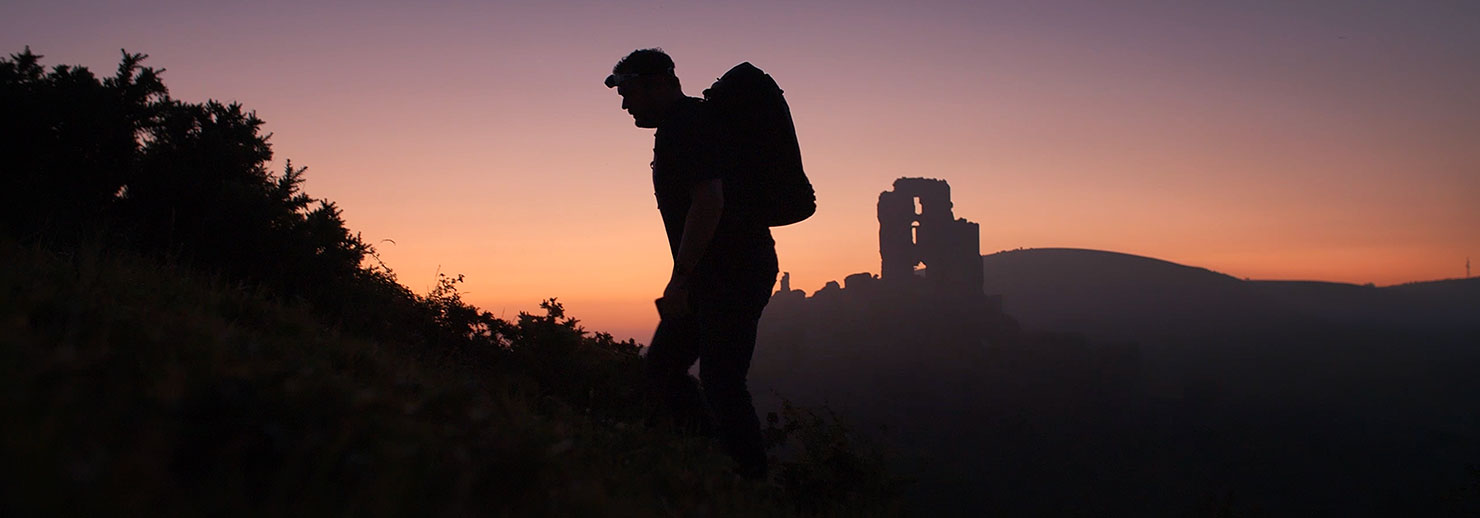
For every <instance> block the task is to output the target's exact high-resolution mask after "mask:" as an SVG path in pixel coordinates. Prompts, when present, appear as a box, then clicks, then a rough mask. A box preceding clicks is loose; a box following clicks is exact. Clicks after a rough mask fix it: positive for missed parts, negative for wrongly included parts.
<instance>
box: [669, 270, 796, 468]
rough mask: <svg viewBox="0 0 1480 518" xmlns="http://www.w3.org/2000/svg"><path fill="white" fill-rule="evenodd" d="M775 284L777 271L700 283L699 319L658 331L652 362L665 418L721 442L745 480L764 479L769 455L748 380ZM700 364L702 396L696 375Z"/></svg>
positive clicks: (694, 304) (694, 302)
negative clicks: (763, 314)
mask: <svg viewBox="0 0 1480 518" xmlns="http://www.w3.org/2000/svg"><path fill="white" fill-rule="evenodd" d="M775 283H776V270H775V269H774V268H771V269H770V271H769V272H765V271H753V272H738V273H731V274H730V275H726V276H725V277H724V278H711V279H707V280H701V281H699V282H696V283H695V284H694V285H693V286H691V287H690V293H689V300H690V308H691V311H690V312H689V313H688V314H686V315H684V316H682V317H671V318H664V319H663V320H662V321H661V322H659V323H658V329H657V331H656V332H654V333H653V340H652V341H651V342H649V345H648V350H647V357H646V359H645V371H646V372H645V374H646V377H647V383H648V388H649V391H650V392H651V393H652V394H653V395H654V396H655V398H656V399H657V403H658V405H659V413H660V414H667V415H668V416H670V417H671V418H673V419H674V420H675V422H676V423H678V424H679V425H680V426H683V427H686V428H688V429H690V430H691V431H698V432H699V433H705V434H708V433H713V434H715V435H718V437H719V439H720V442H721V443H722V445H723V446H724V448H725V452H726V453H728V454H729V455H730V457H731V458H733V459H734V460H735V462H736V464H738V465H739V468H740V469H739V472H740V473H741V474H742V475H745V476H751V477H759V476H764V474H765V472H766V451H765V444H764V441H763V440H762V438H761V429H760V420H759V419H758V418H757V417H756V414H755V405H754V404H753V403H752V402H751V397H750V388H749V387H748V386H747V382H746V376H747V374H748V373H749V371H750V360H751V355H752V353H754V352H755V338H756V326H757V325H759V323H760V318H761V312H762V311H763V310H764V309H765V307H766V303H767V302H768V301H770V297H771V288H772V287H773V286H775ZM695 361H698V362H699V381H700V385H701V386H702V389H701V388H700V387H697V386H695V385H694V383H693V381H692V378H690V377H689V375H688V371H689V368H690V367H692V366H693V365H694V362H695ZM711 416H712V419H711Z"/></svg>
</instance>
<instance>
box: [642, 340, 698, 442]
mask: <svg viewBox="0 0 1480 518" xmlns="http://www.w3.org/2000/svg"><path fill="white" fill-rule="evenodd" d="M698 339H699V336H698V332H697V328H696V324H695V321H694V319H693V318H692V317H689V318H679V319H664V320H663V321H661V322H659V323H658V330H657V331H656V332H654V333H653V339H652V341H651V342H649V343H648V348H647V355H646V357H645V358H644V360H643V363H644V370H645V373H644V374H645V376H646V378H647V389H648V394H649V397H650V398H652V401H653V403H654V405H655V406H656V408H654V412H653V414H652V415H651V416H650V418H649V421H650V422H649V423H648V424H650V425H652V424H656V423H654V422H652V421H653V420H654V419H655V418H664V419H671V420H672V421H673V422H674V424H675V425H677V426H678V427H679V428H680V429H682V430H683V431H685V432H688V433H695V434H699V435H710V434H712V433H713V430H712V425H711V423H710V420H709V415H708V414H709V413H708V411H707V409H706V407H705V405H704V399H703V395H702V394H701V393H700V392H699V387H697V386H695V385H694V381H693V379H692V378H690V377H689V367H691V366H693V365H694V361H695V360H697V359H698V358H699V349H698Z"/></svg>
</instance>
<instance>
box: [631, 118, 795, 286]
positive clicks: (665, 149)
mask: <svg viewBox="0 0 1480 518" xmlns="http://www.w3.org/2000/svg"><path fill="white" fill-rule="evenodd" d="M653 141H654V142H653V193H654V194H655V195H656V196H657V198H658V211H659V212H660V213H662V215H663V227H664V229H665V230H667V232H668V246H669V248H670V252H671V253H672V255H673V257H674V259H675V260H676V259H677V258H678V245H679V243H680V242H681V241H682V240H683V227H684V223H685V222H686V221H687V219H688V212H689V205H690V204H691V203H692V200H691V199H690V193H691V192H692V190H693V187H694V185H696V184H698V183H699V182H702V181H706V180H712V179H716V178H718V179H720V180H721V181H722V182H723V183H724V185H725V189H724V191H725V194H726V198H725V211H724V214H723V215H722V216H721V217H720V222H719V227H718V228H717V229H715V232H714V238H713V239H712V240H711V241H710V242H709V248H708V249H706V250H705V251H704V254H703V255H702V256H701V257H700V259H699V264H698V265H697V266H696V268H695V272H694V275H695V278H696V279H700V280H702V279H704V278H707V277H710V276H714V275H719V276H729V275H733V274H734V273H736V272H742V271H744V272H757V271H767V270H768V271H771V272H773V275H774V272H775V270H776V242H775V241H774V240H772V239H771V229H770V228H769V227H767V226H766V225H765V224H764V223H758V222H756V221H753V220H749V219H748V218H743V217H740V216H739V211H736V210H733V209H734V208H735V205H734V203H735V200H734V199H733V198H732V197H730V194H731V193H732V189H731V186H734V185H736V182H737V181H741V180H742V179H740V178H739V177H738V175H739V174H740V173H741V172H740V171H736V170H735V169H736V168H735V167H734V163H735V160H734V159H733V158H732V157H733V156H734V153H736V152H739V151H740V150H736V149H734V146H732V145H731V141H730V139H728V138H725V135H724V128H723V125H721V124H716V123H715V121H714V120H713V118H712V117H711V116H710V115H709V113H708V110H706V109H705V107H704V101H703V100H702V99H698V98H694V97H686V98H684V100H683V101H681V104H680V106H679V107H678V108H677V109H676V110H675V111H674V113H673V114H671V115H669V116H668V118H667V119H664V121H663V123H662V124H661V125H660V126H658V130H657V132H656V133H655V134H654V138H653Z"/></svg>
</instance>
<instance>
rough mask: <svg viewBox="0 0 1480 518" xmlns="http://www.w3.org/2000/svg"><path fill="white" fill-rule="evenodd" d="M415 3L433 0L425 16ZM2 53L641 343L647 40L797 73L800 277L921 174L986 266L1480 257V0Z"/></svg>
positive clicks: (534, 10) (201, 14) (61, 3)
mask: <svg viewBox="0 0 1480 518" xmlns="http://www.w3.org/2000/svg"><path fill="white" fill-rule="evenodd" d="M422 4H435V5H422ZM0 14H3V16H0V47H3V48H0V52H4V53H6V54H11V53H17V52H20V51H21V50H22V49H23V48H24V47H25V46H27V45H29V46H30V47H31V49H32V50H33V51H35V52H36V53H38V54H41V55H43V56H45V57H44V58H43V63H44V64H46V65H60V64H70V65H85V66H88V67H89V68H91V69H93V70H94V71H95V72H98V73H100V74H110V73H111V71H112V70H113V69H114V68H115V67H116V65H117V62H118V59H119V57H120V52H119V51H120V49H127V50H128V51H129V52H141V53H145V54H148V55H149V56H150V58H149V59H148V60H147V61H146V63H145V64H146V65H149V66H153V67H162V68H165V69H166V72H165V74H164V80H165V84H166V85H167V86H169V88H170V90H171V95H172V96H174V97H176V98H178V99H182V100H185V101H191V102H201V101H205V100H207V99H217V100H222V101H235V102H240V103H242V104H243V105H244V106H246V107H247V108H248V109H250V110H254V111H255V112H256V113H257V115H258V116H259V117H261V118H262V119H264V120H265V121H266V124H265V126H264V127H265V129H266V131H268V132H271V134H272V137H271V139H270V142H271V143H272V146H273V150H274V153H275V157H274V168H275V169H280V168H281V166H282V163H283V161H285V160H292V161H293V163H294V164H295V165H299V166H307V167H308V173H307V182H306V184H305V187H306V190H307V191H308V192H309V194H310V195H312V196H315V197H317V198H323V199H329V200H333V201H334V202H335V203H337V204H338V205H339V207H340V208H341V209H343V211H344V216H345V219H346V221H347V223H348V225H349V226H350V228H352V229H354V230H356V231H359V232H360V233H361V234H362V237H363V238H364V239H365V240H366V241H368V242H370V243H372V244H374V245H375V246H376V247H377V249H378V250H379V255H380V258H381V259H382V260H383V261H384V263H385V264H386V265H388V266H390V267H391V268H392V269H393V270H395V272H396V273H397V275H398V278H399V279H400V281H401V282H402V283H404V284H406V285H407V286H408V287H410V288H412V289H413V290H415V291H417V292H421V293H425V292H426V291H427V290H428V289H430V288H431V287H433V286H435V281H436V275H437V273H438V272H442V273H448V274H463V275H465V278H466V281H465V283H464V284H463V285H462V290H463V293H464V298H465V299H466V300H468V301H469V302H472V303H474V304H476V305H478V306H480V307H482V308H484V309H486V310H489V311H492V312H493V313H494V314H495V315H499V316H503V317H506V318H513V317H514V316H516V315H517V313H518V312H520V311H537V306H538V303H539V301H540V300H542V299H545V298H549V297H558V298H559V300H560V301H561V302H563V303H564V304H565V305H566V309H567V310H568V311H569V312H570V313H571V314H572V315H573V316H575V317H576V318H579V319H581V320H582V321H583V322H584V325H586V327H587V328H588V329H591V330H602V331H608V332H612V333H613V334H615V335H617V336H618V337H619V338H628V337H631V338H636V339H638V341H640V342H646V340H647V339H648V338H650V336H651V330H652V328H653V326H654V324H655V323H656V321H657V313H656V311H655V310H654V308H653V304H652V300H653V299H654V298H655V297H657V296H658V295H659V294H660V293H661V291H662V288H663V284H664V282H665V281H666V279H667V275H668V272H669V270H670V268H671V260H670V258H669V256H668V253H669V252H668V248H667V246H666V243H665V238H664V234H663V230H662V225H661V222H660V220H659V218H658V213H657V207H656V202H655V201H654V198H653V194H652V184H651V179H650V171H649V168H648V162H649V161H650V160H651V149H652V131H651V130H643V129H639V128H635V127H634V126H633V125H632V121H631V119H630V118H629V117H628V115H627V114H626V113H624V112H622V111H621V110H620V98H619V97H618V96H617V95H616V93H615V92H614V91H612V90H608V89H606V88H605V87H603V86H602V84H601V82H602V79H603V78H604V77H605V76H606V74H607V73H609V71H610V69H611V66H612V65H613V64H614V63H615V62H616V60H618V59H619V58H621V57H622V56H623V55H625V54H626V53H627V52H629V51H631V50H633V49H636V48H646V47H655V46H656V47H661V48H663V49H665V50H666V51H668V52H669V53H670V54H671V55H672V56H673V58H674V60H675V61H676V62H677V64H678V66H677V73H678V75H679V77H680V78H681V79H682V80H683V84H684V88H685V90H686V91H687V92H688V93H689V94H690V95H700V93H701V92H702V91H703V89H704V88H705V87H707V86H708V85H709V83H710V82H712V81H713V80H714V78H716V77H718V76H719V75H721V74H723V73H724V71H725V70H727V69H728V68H729V67H730V66H733V65H735V64H737V63H740V62H742V61H750V62H752V63H754V64H756V65H757V66H759V67H761V68H762V69H764V70H766V71H767V72H769V73H770V74H771V75H772V76H773V77H775V78H776V79H777V81H778V82H779V83H780V84H781V86H782V88H784V89H785V90H786V96H787V99H788V101H789V102H790V104H791V108H792V114H793V117H794V118H795V123H796V126H797V132H798V137H799V139H800V141H801V144H802V153H803V159H804V162H805V165H806V168H807V173H808V176H809V177H810V178H811V180H812V182H813V184H814V186H815V187H816V190H817V195H818V213H817V215H815V216H814V217H813V218H811V219H809V220H807V221H805V222H802V223H800V224H797V225H793V226H788V227H781V228H777V229H774V235H775V237H776V241H777V252H778V254H779V256H780V261H781V269H782V270H783V271H789V272H791V276H792V277H791V278H792V284H793V287H794V288H798V289H804V290H807V291H813V290H816V289H818V288H820V287H822V285H823V284H824V283H826V282H827V281H829V280H841V279H842V278H843V277H844V276H846V275H848V274H852V273H857V272H875V273H877V272H878V270H879V255H878V234H877V232H878V223H877V219H876V213H875V207H874V205H875V203H876V202H877V199H878V193H879V192H880V191H884V190H887V189H889V188H890V184H891V183H892V182H893V180H894V179H895V178H899V177H903V176H912V177H931V178H942V179H945V180H947V181H949V182H950V184H951V187H952V194H953V202H954V207H955V214H956V216H957V217H963V218H967V219H969V220H972V221H975V222H978V223H980V224H981V243H982V252H983V253H992V252H995V251H998V250H1007V249H1015V248H1044V247H1074V248H1091V249H1102V250H1112V251H1117V252H1124V253H1131V254H1137V255H1144V256H1149V257H1155V258H1158V259H1164V260H1168V261H1172V262H1176V263H1181V264H1186V265H1192V266H1200V267H1204V268H1208V269H1212V270H1215V271H1219V272H1223V273H1227V274H1229V275H1233V276H1236V277H1240V278H1252V279H1302V280H1325V281H1337V282H1351V283H1368V282H1371V283H1375V284H1377V285H1389V284H1397V283H1403V282H1411V281H1420V280H1432V279H1443V278H1455V277H1463V276H1464V275H1465V274H1466V272H1465V261H1466V258H1467V257H1471V258H1474V259H1480V203H1476V201H1477V200H1480V94H1477V93H1476V92H1480V3H1476V2H1473V1H1468V0H1461V1H1433V2H1374V1H1327V2H1319V1H1309V2H1256V1H1247V2H1221V3H1218V2H1173V1H1165V2H1099V1H1084V2H1054V1H1044V2H908V3H903V2H901V3H890V2H866V1H859V2H840V3H824V2H807V1H789V2H747V3H739V2H707V1H689V2H620V3H618V2H556V1H541V2H416V3H413V2H405V3H387V2H273V1H262V2H199V1H192V2H105V1H91V2H73V1H67V0H51V1H44V2H41V1H21V2H7V3H6V4H5V6H3V7H0Z"/></svg>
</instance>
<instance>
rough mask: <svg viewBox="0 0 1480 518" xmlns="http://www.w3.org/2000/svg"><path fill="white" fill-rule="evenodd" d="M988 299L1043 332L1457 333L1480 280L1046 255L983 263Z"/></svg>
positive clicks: (1010, 254)
mask: <svg viewBox="0 0 1480 518" xmlns="http://www.w3.org/2000/svg"><path fill="white" fill-rule="evenodd" d="M982 269H983V272H984V279H985V282H984V283H983V288H984V289H985V290H986V292H987V293H991V294H1001V295H1002V297H1003V310H1004V311H1005V312H1007V313H1008V314H1010V315H1012V316H1013V317H1015V318H1017V319H1018V320H1019V321H1020V322H1022V323H1023V324H1024V325H1026V326H1029V327H1034V328H1041V329H1054V330H1061V331H1079V332H1084V333H1086V334H1090V335H1094V336H1100V337H1106V338H1116V339H1136V340H1143V339H1148V338H1155V337H1162V336H1180V335H1202V334H1205V333H1207V332H1208V331H1212V330H1225V331H1230V332H1238V333H1244V332H1257V331H1259V330H1264V329H1270V328H1277V327H1282V326H1286V325H1290V324H1296V323H1299V324H1302V325H1306V324H1308V323H1310V322H1329V323H1336V324H1343V325H1346V324H1358V325H1367V326H1380V327H1384V328H1407V329H1414V328H1422V329H1431V330H1442V331H1452V330H1458V329H1464V328H1467V327H1470V328H1472V327H1476V325H1477V320H1480V319H1477V318H1476V317H1475V316H1474V315H1480V279H1455V280H1445V281H1433V282H1424V283H1414V284H1404V285H1399V286H1391V287H1383V288H1378V287H1373V286H1359V285H1355V284H1343V283H1331V282H1313V281H1244V280H1240V279H1237V278H1235V277H1232V276H1229V275H1226V274H1222V273H1218V272H1214V271H1211V270H1208V269H1205V268H1197V267H1192V266H1184V265H1180V264H1176V263H1172V262H1168V261H1163V260H1159V259H1153V258H1149V257H1141V256H1135V255H1129V254H1122V253H1116V252H1106V251H1099V250H1084V249H1072V248H1042V249H1026V250H1013V251H1006V252H998V253H995V254H990V255H986V256H983V257H982Z"/></svg>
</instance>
